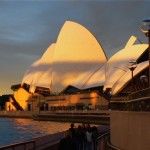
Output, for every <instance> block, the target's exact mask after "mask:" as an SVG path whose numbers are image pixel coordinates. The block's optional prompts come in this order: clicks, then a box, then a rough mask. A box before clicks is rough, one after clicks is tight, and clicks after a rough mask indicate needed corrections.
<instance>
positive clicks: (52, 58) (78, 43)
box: [22, 21, 107, 93]
mask: <svg viewBox="0 0 150 150" xmlns="http://www.w3.org/2000/svg"><path fill="white" fill-rule="evenodd" d="M106 61H107V58H106V55H105V53H104V51H103V49H102V47H101V46H100V44H99V43H98V41H97V40H96V38H95V37H94V36H93V35H92V34H91V33H90V32H89V31H88V30H87V29H86V28H84V27H83V26H81V25H80V24H78V23H75V22H71V21H67V22H66V23H65V24H64V25H63V27H62V29H61V31H60V33H59V36H58V39H57V43H56V46H55V48H54V46H50V47H49V48H48V49H47V51H46V52H45V54H44V55H43V57H42V58H41V59H40V60H39V61H38V64H37V66H34V67H33V65H32V66H31V67H30V68H29V70H28V71H27V72H26V74H25V76H24V78H23V81H22V82H23V83H28V84H30V91H31V92H34V90H35V88H36V86H40V87H46V88H47V87H48V88H50V91H51V92H52V93H59V92H61V91H62V90H63V89H65V88H66V87H67V86H68V85H70V84H71V83H72V82H74V80H76V79H77V78H78V77H80V76H81V75H83V74H84V73H85V72H88V71H89V70H92V69H93V68H101V67H102V66H103V65H104V64H105V63H106ZM28 77H30V80H29V81H27V78H28Z"/></svg>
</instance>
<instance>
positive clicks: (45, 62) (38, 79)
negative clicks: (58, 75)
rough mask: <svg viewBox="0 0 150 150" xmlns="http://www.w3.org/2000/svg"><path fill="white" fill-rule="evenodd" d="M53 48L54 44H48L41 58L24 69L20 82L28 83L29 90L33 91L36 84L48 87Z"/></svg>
mask: <svg viewBox="0 0 150 150" xmlns="http://www.w3.org/2000/svg"><path fill="white" fill-rule="evenodd" d="M54 50H55V44H52V45H50V47H48V49H47V50H46V52H45V53H44V54H43V56H42V57H41V59H39V60H38V61H37V62H35V63H33V65H31V67H30V68H29V69H28V70H27V71H26V73H25V75H24V78H23V80H22V83H27V84H29V85H30V91H31V92H34V91H35V89H36V86H40V87H46V88H50V83H51V80H52V79H51V71H50V70H51V69H52V63H53V55H54ZM46 75H47V78H46V77H45V76H46Z"/></svg>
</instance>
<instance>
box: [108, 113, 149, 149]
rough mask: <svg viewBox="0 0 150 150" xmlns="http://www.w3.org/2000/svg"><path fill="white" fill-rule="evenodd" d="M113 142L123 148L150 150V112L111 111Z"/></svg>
mask: <svg viewBox="0 0 150 150" xmlns="http://www.w3.org/2000/svg"><path fill="white" fill-rule="evenodd" d="M110 129H111V143H112V144H113V145H114V146H117V147H119V148H121V149H123V150H150V112H129V111H126V112H125V111H111V113H110Z"/></svg>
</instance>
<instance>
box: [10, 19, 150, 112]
mask: <svg viewBox="0 0 150 150" xmlns="http://www.w3.org/2000/svg"><path fill="white" fill-rule="evenodd" d="M137 41H138V39H137V38H136V37H134V36H131V38H130V39H129V40H128V42H127V44H126V45H125V46H124V48H123V49H121V50H120V51H118V52H117V53H116V54H114V55H113V56H112V57H111V58H109V59H108V58H107V56H106V54H105V51H104V49H103V48H102V46H101V45H100V44H99V42H98V41H97V39H96V38H95V37H94V36H93V35H92V33H91V32H90V31H88V30H87V29H86V28H85V27H83V26H82V25H80V24H78V23H75V22H71V21H66V22H65V23H64V25H63V27H62V29H61V30H60V33H59V35H58V38H57V41H56V42H55V43H52V44H51V45H50V46H49V47H48V48H47V49H46V51H45V52H44V54H43V55H42V56H41V58H40V59H39V60H37V61H35V62H33V64H31V66H29V68H28V70H26V72H25V74H24V76H23V79H22V82H21V83H20V84H16V85H12V87H11V89H12V90H13V91H14V94H13V96H11V99H10V104H11V108H13V109H14V110H18V109H19V110H32V111H36V110H38V109H41V110H42V109H45V110H60V109H66V110H71V109H79V110H83V109H102V110H104V109H109V105H108V103H109V101H110V100H112V101H113V99H116V100H117V99H119V100H121V101H122V100H125V99H126V98H127V96H128V95H129V94H130V93H132V92H136V91H137V90H140V89H142V88H146V87H147V86H148V81H147V80H148V79H147V76H148V65H149V63H148V50H147V48H148V45H147V44H141V43H139V44H137V43H138V42H137ZM131 60H134V62H136V66H135V68H134V69H133V70H132V69H131V68H130V67H129V62H131ZM134 65H135V64H134ZM44 107H45V108H44ZM9 109H10V108H9Z"/></svg>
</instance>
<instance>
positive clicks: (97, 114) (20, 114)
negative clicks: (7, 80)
mask: <svg viewBox="0 0 150 150" xmlns="http://www.w3.org/2000/svg"><path fill="white" fill-rule="evenodd" d="M109 115H110V112H109V111H107V110H103V111H102V110H101V111H98V110H88V111H41V112H40V113H39V112H33V111H0V117H8V118H29V119H35V120H40V121H58V122H76V123H90V124H109V122H110V117H109Z"/></svg>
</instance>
